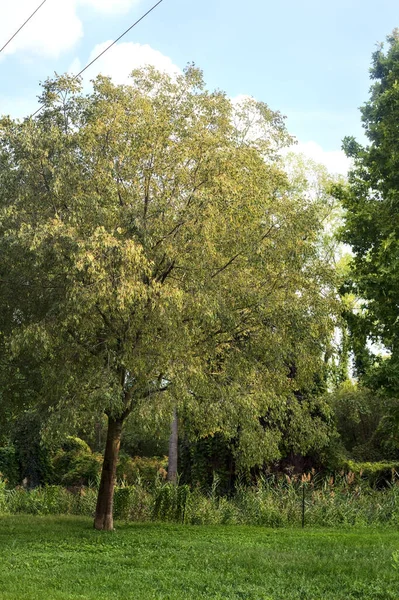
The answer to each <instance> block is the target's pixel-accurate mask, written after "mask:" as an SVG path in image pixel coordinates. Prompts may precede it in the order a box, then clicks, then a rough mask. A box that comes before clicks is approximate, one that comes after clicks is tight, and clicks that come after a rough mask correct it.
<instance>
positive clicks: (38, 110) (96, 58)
mask: <svg viewBox="0 0 399 600" xmlns="http://www.w3.org/2000/svg"><path fill="white" fill-rule="evenodd" d="M161 2H163V0H159V1H158V2H157V3H156V4H154V6H152V7H151V8H150V9H149V10H147V12H146V13H144V14H143V15H142V16H141V17H140V18H139V19H137V21H135V22H134V23H133V25H130V27H129V28H128V29H126V31H124V32H123V33H122V34H121V35H120V36H119V37H118V38H116V40H114V41H113V42H112V43H111V44H110V45H109V46H107V47H106V48H105V49H104V50H103V51H102V52H100V54H97V56H96V57H95V58H93V60H92V61H90V62H89V63H88V64H87V65H86V66H85V67H84V68H83V69H82V70H81V71H79V73H78V74H77V75H75V77H74V79H77V78H78V77H80V76H81V75H82V73H84V72H85V71H86V69H88V68H89V67H91V65H92V64H93V63H95V62H96V60H98V59H99V58H100V57H101V56H102V55H103V54H105V53H106V52H108V50H109V49H110V48H112V46H114V45H115V44H116V43H117V42H119V40H120V39H122V38H123V36H125V35H126V34H127V33H129V31H130V30H131V29H133V27H136V25H138V24H139V23H140V21H142V20H143V19H145V17H146V16H147V15H149V14H150V12H152V11H153V10H155V9H156V7H157V6H159V5H160V4H161ZM43 106H44V105H43V104H42V105H41V106H39V108H38V109H37V111H36V112H34V113H33V114H32V115H31V117H34V116H35V115H37V113H38V112H40V111H41V110H42V108H43Z"/></svg>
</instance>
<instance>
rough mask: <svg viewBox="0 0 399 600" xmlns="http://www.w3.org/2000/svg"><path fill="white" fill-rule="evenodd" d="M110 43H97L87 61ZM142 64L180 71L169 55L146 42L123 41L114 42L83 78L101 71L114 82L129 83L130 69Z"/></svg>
mask: <svg viewBox="0 0 399 600" xmlns="http://www.w3.org/2000/svg"><path fill="white" fill-rule="evenodd" d="M110 43H111V41H108V42H103V43H102V44H97V46H95V47H94V48H93V50H92V52H91V54H90V57H89V59H88V61H87V63H89V62H90V61H91V60H93V58H95V57H96V56H97V55H98V54H100V52H102V51H103V50H105V48H106V47H107V46H109V44H110ZM144 65H152V66H154V67H156V68H157V69H158V70H159V71H164V72H166V73H169V74H171V75H175V74H177V73H180V69H179V67H177V66H176V65H175V64H174V63H173V62H172V60H171V59H170V58H169V56H165V55H164V54H162V53H161V52H159V51H158V50H154V48H151V46H149V45H148V44H135V43H133V42H125V43H122V44H116V45H115V46H113V47H112V48H111V49H110V50H109V51H108V52H106V53H105V54H104V55H103V56H102V57H101V58H99V59H98V61H96V62H95V63H94V64H93V66H91V67H89V69H88V70H87V71H86V73H85V78H90V79H93V78H94V77H95V76H96V75H97V74H99V73H101V75H107V76H109V77H112V80H113V82H114V83H117V84H119V83H129V75H130V73H131V72H132V70H133V69H137V68H139V67H143V66H144Z"/></svg>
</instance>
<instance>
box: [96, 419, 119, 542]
mask: <svg viewBox="0 0 399 600" xmlns="http://www.w3.org/2000/svg"><path fill="white" fill-rule="evenodd" d="M122 424H123V419H114V418H113V417H108V431H107V442H106V445H105V452H104V462H103V467H102V472H101V481H100V489H99V490H98V498H97V506H96V515H95V518H94V527H95V529H101V530H105V531H111V530H112V529H113V528H114V520H113V515H112V509H113V503H114V489H115V481H116V466H117V464H118V457H119V448H120V444H121V434H122Z"/></svg>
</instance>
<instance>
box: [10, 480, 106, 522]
mask: <svg viewBox="0 0 399 600" xmlns="http://www.w3.org/2000/svg"><path fill="white" fill-rule="evenodd" d="M96 495H97V491H96V490H95V489H90V488H82V489H81V490H79V492H78V493H72V492H69V491H68V490H66V489H65V488H63V487H61V486H55V485H49V486H45V487H37V488H34V489H32V490H26V489H24V488H21V487H18V488H15V489H14V490H9V491H7V494H6V501H5V504H6V509H7V510H8V511H9V512H11V513H13V514H18V513H26V514H32V515H50V514H51V515H61V514H71V515H91V514H93V512H94V509H95V505H96Z"/></svg>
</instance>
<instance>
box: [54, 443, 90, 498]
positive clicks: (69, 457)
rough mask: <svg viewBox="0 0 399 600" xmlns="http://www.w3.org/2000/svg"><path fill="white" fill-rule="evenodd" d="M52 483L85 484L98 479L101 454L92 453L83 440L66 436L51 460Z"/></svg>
mask: <svg viewBox="0 0 399 600" xmlns="http://www.w3.org/2000/svg"><path fill="white" fill-rule="evenodd" d="M52 463H53V469H54V477H53V481H54V483H58V484H63V485H67V486H84V485H85V486H87V485H88V484H90V483H91V484H93V483H94V482H96V481H97V480H98V477H99V474H100V469H101V463H102V456H101V455H100V454H95V453H93V452H92V451H91V450H90V448H89V446H88V445H87V444H86V442H85V441H84V440H81V439H80V438H77V437H67V438H66V440H65V441H64V442H63V444H62V447H61V448H60V449H59V450H58V451H56V453H55V455H54V457H53V460H52Z"/></svg>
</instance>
